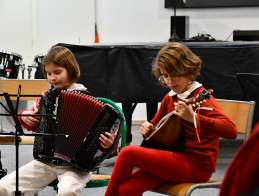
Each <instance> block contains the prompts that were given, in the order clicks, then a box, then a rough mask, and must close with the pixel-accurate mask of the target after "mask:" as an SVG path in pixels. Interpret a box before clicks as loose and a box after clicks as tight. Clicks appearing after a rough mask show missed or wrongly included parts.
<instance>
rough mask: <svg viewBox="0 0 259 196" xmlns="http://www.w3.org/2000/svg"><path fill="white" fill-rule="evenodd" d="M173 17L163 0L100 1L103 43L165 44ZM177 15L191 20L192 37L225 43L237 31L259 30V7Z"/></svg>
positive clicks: (188, 11)
mask: <svg viewBox="0 0 259 196" xmlns="http://www.w3.org/2000/svg"><path fill="white" fill-rule="evenodd" d="M173 14H174V13H173V9H166V8H164V0H109V1H107V0H97V6H96V16H97V17H96V18H97V24H98V32H99V38H100V42H166V41H168V39H169V37H170V17H171V16H173ZM177 15H179V16H180V15H181V16H189V17H190V18H189V20H190V21H189V23H190V24H189V31H190V37H192V36H196V35H197V34H198V33H202V32H206V33H209V34H211V35H212V36H213V37H215V38H216V39H217V40H226V39H227V37H228V36H229V35H230V34H231V33H232V31H233V30H235V29H242V30H259V22H258V21H259V7H243V8H237V7H236V8H203V9H198V8H196V9H193V8H192V9H190V8H188V9H187V8H186V9H182V8H181V9H177ZM229 41H232V36H231V37H230V39H229Z"/></svg>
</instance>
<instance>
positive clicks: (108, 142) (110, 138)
mask: <svg viewBox="0 0 259 196" xmlns="http://www.w3.org/2000/svg"><path fill="white" fill-rule="evenodd" d="M114 139H115V135H114V134H113V133H112V130H111V131H110V133H109V132H105V135H104V134H100V137H99V140H100V141H101V143H100V144H101V146H102V147H103V148H104V149H108V148H110V147H111V146H112V144H113V142H114Z"/></svg>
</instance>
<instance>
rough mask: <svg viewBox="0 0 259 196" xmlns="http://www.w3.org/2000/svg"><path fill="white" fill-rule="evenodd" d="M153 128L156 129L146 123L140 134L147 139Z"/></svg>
mask: <svg viewBox="0 0 259 196" xmlns="http://www.w3.org/2000/svg"><path fill="white" fill-rule="evenodd" d="M153 127H154V126H153V124H151V123H149V122H147V121H146V122H144V123H143V124H142V125H141V127H140V133H141V134H142V136H143V137H147V134H148V132H149V131H151V129H153Z"/></svg>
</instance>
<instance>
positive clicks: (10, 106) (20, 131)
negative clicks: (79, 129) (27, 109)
mask: <svg viewBox="0 0 259 196" xmlns="http://www.w3.org/2000/svg"><path fill="white" fill-rule="evenodd" d="M39 96H41V97H42V95H21V85H19V87H18V94H17V95H14V94H8V93H3V94H0V97H4V98H5V100H6V102H7V106H8V107H6V106H5V105H4V104H3V103H2V102H1V101H0V105H1V106H2V107H3V108H4V109H5V110H6V111H7V112H8V114H0V116H12V117H13V120H14V122H15V130H16V131H15V133H13V132H10V133H0V135H7V136H13V137H14V139H15V150H16V153H15V156H16V190H15V196H20V195H23V194H22V192H21V191H19V144H20V142H21V136H44V137H56V136H67V135H64V134H46V133H33V134H25V133H24V131H23V129H22V126H21V124H20V122H19V120H18V116H48V117H51V116H52V117H53V116H55V117H57V115H54V114H49V113H47V114H41V115H37V114H36V115H35V114H19V115H18V114H17V111H18V106H19V101H20V98H21V97H39ZM10 97H17V102H16V107H14V105H13V103H12V101H11V98H10ZM44 105H45V104H44ZM44 107H47V106H46V105H45V106H44Z"/></svg>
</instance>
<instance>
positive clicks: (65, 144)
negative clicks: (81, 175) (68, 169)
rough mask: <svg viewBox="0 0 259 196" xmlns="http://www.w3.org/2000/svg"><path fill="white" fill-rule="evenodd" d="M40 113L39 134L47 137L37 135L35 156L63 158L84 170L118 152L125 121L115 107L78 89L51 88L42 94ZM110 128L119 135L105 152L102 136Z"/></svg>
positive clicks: (93, 167) (43, 158)
mask: <svg viewBox="0 0 259 196" xmlns="http://www.w3.org/2000/svg"><path fill="white" fill-rule="evenodd" d="M38 113H39V115H40V121H39V123H38V125H37V127H36V133H41V134H43V136H41V135H40V136H35V140H34V146H33V156H34V158H35V159H38V160H63V161H66V162H68V163H69V164H71V165H73V166H75V167H77V168H79V169H82V170H84V171H92V170H94V169H95V168H96V167H97V166H98V165H99V164H100V163H101V162H102V161H103V160H104V159H106V158H107V157H108V156H109V155H110V154H111V153H112V152H113V151H114V149H115V148H116V147H117V145H118V143H119V139H120V135H121V130H122V126H123V123H124V118H123V116H122V115H121V114H120V113H119V112H118V111H117V110H115V109H114V108H113V107H112V106H110V105H108V104H107V103H104V102H101V101H99V100H98V99H96V98H94V97H93V96H90V95H86V94H84V93H82V92H76V91H65V90H58V89H52V90H48V91H47V92H46V94H45V95H44V96H42V97H41V100H40V102H39V109H38ZM110 130H112V132H113V133H114V134H116V138H115V140H114V143H113V145H112V146H111V148H109V149H108V150H105V152H104V150H103V149H102V148H101V145H100V140H99V137H100V134H101V133H103V134H104V133H105V132H110ZM44 134H46V135H44ZM66 135H67V136H66Z"/></svg>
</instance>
